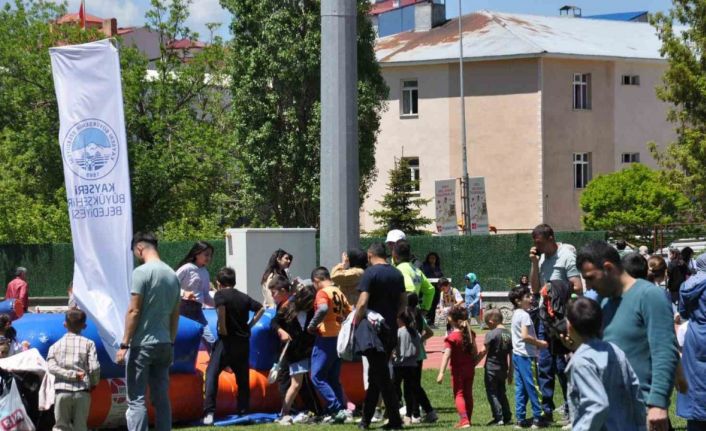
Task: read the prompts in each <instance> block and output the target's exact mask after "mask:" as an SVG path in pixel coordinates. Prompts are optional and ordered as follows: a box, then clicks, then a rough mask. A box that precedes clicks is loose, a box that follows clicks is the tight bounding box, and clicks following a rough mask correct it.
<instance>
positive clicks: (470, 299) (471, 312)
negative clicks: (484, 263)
mask: <svg viewBox="0 0 706 431" xmlns="http://www.w3.org/2000/svg"><path fill="white" fill-rule="evenodd" d="M464 281H465V283H466V292H465V294H464V295H465V298H464V299H465V300H466V310H468V316H469V318H474V319H476V322H478V324H479V325H480V292H481V288H480V283H478V277H477V276H476V275H475V274H474V273H472V272H469V273H468V274H466V277H464Z"/></svg>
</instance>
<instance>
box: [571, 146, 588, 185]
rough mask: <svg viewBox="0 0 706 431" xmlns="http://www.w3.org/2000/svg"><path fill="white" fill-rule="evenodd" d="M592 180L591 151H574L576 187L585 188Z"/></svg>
mask: <svg viewBox="0 0 706 431" xmlns="http://www.w3.org/2000/svg"><path fill="white" fill-rule="evenodd" d="M589 181H591V153H574V188H575V189H585V188H586V185H587V184H588V182H589Z"/></svg>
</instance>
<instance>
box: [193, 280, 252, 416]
mask: <svg viewBox="0 0 706 431" xmlns="http://www.w3.org/2000/svg"><path fill="white" fill-rule="evenodd" d="M216 285H217V287H218V292H216V296H215V297H214V298H213V300H214V303H215V305H216V312H217V313H218V340H217V341H216V344H215V345H214V347H213V352H212V353H211V360H210V361H209V363H208V368H207V369H206V397H205V398H206V399H205V401H204V418H203V423H204V425H211V424H213V414H214V413H215V412H216V394H217V393H218V376H219V375H220V374H221V371H223V369H224V368H226V367H230V369H231V370H233V374H235V380H236V382H237V384H238V414H243V413H245V412H247V410H248V409H249V407H250V374H249V373H250V365H249V361H248V359H249V357H250V328H252V327H253V325H255V324H256V323H257V321H258V320H259V319H260V317H262V314H263V313H264V311H265V309H264V308H263V307H262V304H260V303H259V302H257V301H255V300H254V299H252V298H251V297H249V296H248V295H246V294H244V293H243V292H241V291H239V290H237V289H235V288H234V287H235V271H234V270H233V269H231V268H228V267H225V268H221V270H220V271H218V275H217V276H216ZM251 311H252V312H254V313H255V316H254V317H253V319H252V320H251V321H250V322H249V323H248V319H249V316H250V312H251Z"/></svg>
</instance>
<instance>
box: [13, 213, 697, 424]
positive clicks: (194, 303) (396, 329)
mask: <svg viewBox="0 0 706 431" xmlns="http://www.w3.org/2000/svg"><path fill="white" fill-rule="evenodd" d="M532 238H533V242H534V246H533V247H532V248H531V249H530V251H529V267H530V271H529V275H528V276H523V277H522V278H521V279H520V283H519V284H518V285H517V286H516V287H514V288H513V289H511V291H510V292H509V293H508V300H509V302H510V303H512V305H513V307H514V311H513V314H512V319H511V322H510V325H509V328H506V327H505V326H504V323H505V322H504V318H503V315H502V313H501V312H500V311H499V310H498V309H493V308H489V309H487V310H484V313H482V314H481V305H480V297H481V295H480V292H481V288H480V284H479V283H478V277H477V275H476V274H475V273H468V274H467V275H466V276H465V277H464V284H465V291H464V292H463V294H462V293H461V292H460V291H459V289H457V288H455V287H453V285H452V283H451V281H450V280H449V279H448V278H444V274H443V271H442V270H441V265H440V264H441V259H440V257H439V255H438V254H437V253H429V254H428V255H427V256H426V258H425V259H424V261H423V262H419V261H417V259H416V258H415V257H414V255H413V253H412V250H411V246H410V243H409V242H408V241H407V239H406V238H405V236H404V233H402V232H400V231H391V232H390V234H389V235H388V238H387V241H386V243H384V244H383V243H373V244H371V245H370V246H369V247H368V249H367V250H366V251H363V250H359V249H352V250H348V251H346V252H345V253H343V254H342V257H341V262H340V263H339V264H337V265H335V266H334V267H333V268H331V270H329V269H328V268H325V267H317V268H314V269H313V270H312V272H311V275H310V279H309V280H301V279H299V278H296V279H292V277H291V276H290V272H289V268H290V266H291V264H292V261H293V256H292V255H291V254H290V253H288V252H286V251H284V250H281V249H280V250H276V251H275V252H274V253H273V254H272V256H271V258H270V260H269V262H268V263H267V265H266V269H265V271H264V273H263V275H262V278H261V282H262V297H263V298H264V300H263V303H260V302H258V301H256V300H255V299H253V298H251V297H250V296H248V295H247V294H246V293H243V292H242V291H241V290H239V289H236V288H235V286H236V274H235V271H234V270H233V269H231V268H228V267H224V268H221V269H220V270H219V271H218V273H217V275H216V278H215V285H216V290H215V294H213V291H212V289H211V288H210V285H209V284H210V277H209V273H208V271H207V269H206V267H207V266H208V264H209V263H210V262H211V259H212V257H213V252H214V250H213V247H212V246H211V245H210V244H208V243H206V242H197V243H196V244H194V246H193V248H192V249H191V250H190V251H189V253H188V254H187V255H186V256H185V258H184V259H183V261H182V262H180V263H179V265H177V267H176V268H175V269H172V268H170V267H169V266H168V265H167V264H165V263H164V262H162V261H161V259H160V257H159V251H158V242H157V239H156V237H155V236H154V235H153V234H151V233H144V234H143V233H138V234H136V235H135V237H134V239H133V242H132V250H133V252H134V254H135V256H136V257H137V258H138V260H139V261H140V262H141V263H142V264H141V265H140V266H138V267H137V268H135V270H134V274H133V286H132V289H131V300H130V304H129V309H128V312H127V315H126V318H125V335H124V338H123V340H122V342H121V343H120V350H119V351H118V352H117V359H118V361H119V363H125V364H126V384H127V399H128V410H127V413H126V418H127V424H128V429H130V430H147V429H148V420H147V408H146V400H145V396H146V393H147V387H148V386H149V387H150V391H149V392H150V398H151V403H152V405H153V406H154V407H155V429H157V430H168V429H171V426H172V423H171V410H170V402H169V398H168V387H169V366H170V364H171V362H172V356H173V343H174V341H175V338H176V332H177V326H178V319H179V316H180V315H182V316H185V317H188V318H190V319H192V320H195V321H197V322H200V323H202V324H203V325H204V329H206V328H208V324H207V323H208V322H207V321H206V318H205V316H204V312H203V308H204V307H214V308H215V309H216V314H217V316H218V322H217V333H215V334H214V333H211V331H208V330H205V331H204V334H203V340H202V345H203V346H205V347H206V349H207V350H208V352H209V354H210V362H209V365H208V368H207V372H206V384H205V403H204V416H203V424H204V425H211V424H213V422H214V414H215V407H216V402H215V401H216V394H217V391H218V378H219V374H220V373H221V372H222V371H223V370H224V369H226V368H230V370H231V371H232V372H233V374H234V375H235V379H236V382H237V385H238V395H237V408H238V411H237V412H236V413H238V414H246V413H248V412H249V410H250V408H249V407H250V406H249V402H250V393H249V388H250V383H249V366H248V357H249V350H250V342H249V338H250V329H251V328H252V327H253V325H255V324H256V323H257V322H258V321H259V320H260V319H261V317H262V316H263V314H264V313H265V310H266V309H267V308H273V309H274V310H273V313H274V317H273V318H272V320H271V324H270V329H271V330H272V331H273V333H274V334H276V335H277V338H278V339H279V341H280V346H279V358H280V360H279V362H278V363H277V365H276V367H275V368H274V369H273V371H272V376H271V377H272V378H273V379H274V380H276V382H277V386H278V387H279V391H280V395H281V399H282V406H281V410H280V414H279V417H278V419H277V422H278V423H279V424H281V425H290V424H294V423H313V422H320V423H350V422H353V421H354V418H353V417H354V412H353V411H352V410H351V409H350V406H351V405H350V404H349V403H348V400H347V399H346V397H345V394H344V392H343V388H342V387H341V379H340V372H341V363H342V362H341V361H342V360H341V358H340V357H339V356H340V355H339V354H340V345H341V340H339V338H341V337H348V338H345V339H344V341H345V342H346V343H349V344H350V349H351V350H352V353H353V355H356V356H360V357H361V359H362V362H363V381H364V387H365V390H366V394H365V400H364V403H363V406H362V410H361V411H360V415H361V417H360V419H359V420H358V427H359V428H360V429H367V428H369V427H370V426H371V424H373V423H375V422H380V421H382V420H384V417H383V414H382V407H383V406H384V410H385V415H384V416H386V419H387V422H386V424H385V425H384V426H383V428H384V429H400V428H402V427H404V426H408V425H412V426H413V425H415V424H418V423H422V422H424V423H434V422H436V421H437V420H438V415H437V412H436V410H435V408H434V406H433V405H432V403H431V401H430V400H429V397H428V396H427V394H426V391H425V388H424V386H423V385H422V365H423V361H424V360H425V359H426V358H427V352H426V348H425V342H426V340H428V339H429V338H430V337H432V336H433V334H434V332H433V328H434V325H435V323H436V322H437V321H438V320H439V316H441V317H442V318H445V320H446V336H445V339H444V348H443V355H442V358H441V364H440V367H439V372H438V376H437V379H436V380H437V382H438V383H440V384H443V382H444V381H445V374H446V371H447V369H448V368H449V366H450V374H451V379H450V380H451V390H450V398H452V399H453V400H454V404H455V407H456V410H457V413H458V416H459V420H458V422H457V423H456V425H455V427H456V428H468V427H470V426H471V424H472V422H473V420H472V418H473V407H474V397H475V398H477V397H478V394H475V395H474V393H473V382H474V378H475V373H476V368H477V367H478V366H479V365H480V364H484V365H483V366H484V379H483V383H484V386H485V395H486V399H487V402H488V403H489V406H490V411H491V414H492V420H491V422H490V423H488V424H487V425H489V426H490V425H507V424H511V423H514V424H515V426H516V428H543V427H547V426H549V425H551V424H555V423H560V424H561V425H563V426H564V428H565V429H573V430H647V429H649V430H658V431H662V430H664V431H666V430H669V429H671V424H670V421H669V415H668V409H669V406H670V403H671V401H672V395H673V394H672V392H673V389H674V388H675V387H676V389H677V391H678V396H677V413H678V414H679V415H680V416H682V417H685V418H686V419H687V423H688V428H687V429H688V430H689V431H697V430H705V429H706V380H704V379H703V377H702V376H703V375H704V374H705V372H706V359H705V358H706V357H705V356H704V354H703V346H704V345H706V343H705V342H706V254H705V255H702V256H700V257H698V258H697V259H695V260H693V259H692V256H691V255H690V254H689V250H687V251H686V253H672V255H671V256H670V258H669V262H667V261H665V259H663V258H662V257H661V256H658V255H655V256H649V255H648V254H647V253H646V252H645V250H641V251H640V252H630V251H628V250H625V249H626V247H622V244H620V243H619V244H618V247H617V248H616V247H613V246H611V245H609V244H608V243H606V242H604V241H594V242H591V243H588V244H587V245H585V246H584V247H582V248H581V249H579V250H578V251H577V250H576V249H575V248H574V247H573V246H571V245H570V244H562V243H559V242H557V241H556V239H555V237H554V232H553V230H552V229H551V227H550V226H548V225H539V226H537V227H536V228H535V229H534V230H533V232H532ZM430 279H431V280H433V281H434V282H436V287H435V286H434V285H433V284H432V282H430ZM675 279H676V280H677V281H680V284H679V285H678V286H677V287H673V286H674V283H675V282H674V281H673V280H675ZM250 316H252V317H250ZM4 317H5V316H0V333H1V334H0V355H7V354H8V353H9V350H10V349H15V350H16V351H18V350H21V347H20V346H19V345H17V342H16V340H14V338H12V340H13V343H14V344H12V343H9V342H8V341H9V340H10V337H12V328H11V325H10V322H9V318H8V319H5V320H7V321H3V320H2V319H3V318H4ZM481 319H482V320H483V322H482V323H483V324H484V326H485V327H486V328H487V330H488V331H487V332H486V333H485V334H484V337H483V343H482V345H479V343H478V340H477V336H476V333H475V331H474V330H473V329H472V327H473V325H474V324H481V322H480V320H481ZM85 322H86V315H85V314H84V313H83V312H82V311H80V310H78V309H76V308H71V309H70V310H69V311H68V312H67V314H66V321H65V326H66V328H67V331H68V332H67V334H66V336H64V337H63V338H62V339H61V340H59V341H58V342H57V343H56V344H55V345H54V346H52V348H51V349H50V352H49V357H48V362H49V370H50V372H51V373H52V374H54V375H55V376H56V379H57V385H56V390H57V397H56V404H55V420H56V428H55V429H61V430H63V429H85V421H86V417H87V416H86V415H87V412H88V406H89V405H90V395H89V391H90V389H91V388H92V386H94V385H95V384H97V381H98V380H97V379H98V376H99V373H100V367H99V365H98V362H97V359H96V352H95V345H94V344H93V343H92V342H91V341H90V340H88V339H87V338H84V337H82V336H81V335H80V333H81V330H82V329H83V328H84V327H85ZM675 328H677V329H675ZM4 345H8V349H4V348H3V346H4ZM6 351H7V352H6ZM275 377H276V379H275ZM556 383H558V386H559V388H560V389H561V392H562V395H563V398H564V403H563V405H562V406H556V405H555V404H554V391H555V387H556V386H557V385H556ZM506 384H514V394H515V397H514V398H515V399H514V414H513V409H512V407H511V404H510V402H509V400H508V399H507V396H506ZM297 398H299V399H300V402H299V404H296V403H295V400H297ZM402 403H403V404H404V408H402V409H401V408H400V405H401V404H402ZM528 404H529V407H530V412H529V414H528V412H527V405H528ZM557 415H558V416H557ZM513 416H514V417H513Z"/></svg>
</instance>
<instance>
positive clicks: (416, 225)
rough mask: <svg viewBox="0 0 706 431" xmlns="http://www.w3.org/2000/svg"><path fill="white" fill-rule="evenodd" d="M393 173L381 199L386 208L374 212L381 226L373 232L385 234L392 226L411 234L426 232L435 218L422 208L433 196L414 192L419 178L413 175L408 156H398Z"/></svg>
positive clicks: (374, 233) (374, 216)
mask: <svg viewBox="0 0 706 431" xmlns="http://www.w3.org/2000/svg"><path fill="white" fill-rule="evenodd" d="M389 175H390V179H389V180H388V182H387V193H385V196H383V198H382V200H381V201H378V203H379V204H380V205H382V209H380V210H377V211H372V212H371V213H370V215H372V216H373V218H374V219H375V222H376V223H377V224H378V226H380V228H379V229H377V230H376V231H374V232H373V235H381V236H382V235H385V233H386V232H387V231H388V230H390V229H400V230H401V231H403V232H404V233H406V234H407V235H419V234H422V233H424V230H423V228H424V226H426V225H428V224H429V223H431V222H432V221H433V220H431V219H429V218H426V217H422V210H421V208H422V206H424V205H426V204H428V203H429V202H431V199H422V198H420V197H416V194H414V191H415V190H416V186H417V181H415V180H413V179H412V176H411V175H410V173H409V163H408V162H407V160H406V159H401V160H396V161H395V166H394V167H393V168H392V169H390V172H389Z"/></svg>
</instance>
